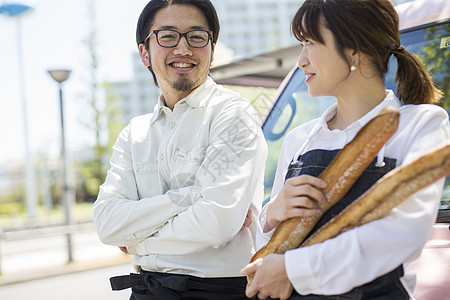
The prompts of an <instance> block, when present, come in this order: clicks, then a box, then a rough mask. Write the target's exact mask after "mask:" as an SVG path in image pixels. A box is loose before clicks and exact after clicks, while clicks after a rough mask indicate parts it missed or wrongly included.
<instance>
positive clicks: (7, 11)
mask: <svg viewBox="0 0 450 300" xmlns="http://www.w3.org/2000/svg"><path fill="white" fill-rule="evenodd" d="M32 10H33V8H32V7H30V6H27V5H23V4H18V3H8V4H2V5H0V14H3V15H6V16H8V17H11V18H14V19H16V21H17V22H16V24H17V67H18V74H19V97H20V100H21V102H22V114H23V131H24V142H25V144H24V146H25V186H26V189H25V191H26V192H25V202H26V205H27V213H28V217H29V219H30V220H31V221H35V218H36V211H37V193H36V175H35V169H34V163H33V159H32V154H31V150H30V139H29V127H28V112H27V102H26V99H25V78H24V68H23V54H22V30H21V24H20V21H21V17H23V16H24V15H26V14H28V13H30V12H31V11H32Z"/></svg>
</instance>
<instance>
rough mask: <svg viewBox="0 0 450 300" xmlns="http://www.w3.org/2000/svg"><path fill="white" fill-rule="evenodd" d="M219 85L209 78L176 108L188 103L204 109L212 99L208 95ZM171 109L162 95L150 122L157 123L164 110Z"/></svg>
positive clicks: (179, 102)
mask: <svg viewBox="0 0 450 300" xmlns="http://www.w3.org/2000/svg"><path fill="white" fill-rule="evenodd" d="M216 86H217V84H216V83H215V82H214V80H213V79H212V78H211V77H209V76H208V77H207V78H206V80H205V82H203V83H202V84H201V85H199V86H198V87H197V88H196V89H194V90H193V91H192V92H191V93H190V94H189V95H188V96H187V97H185V98H183V99H181V100H180V101H178V102H177V103H176V104H175V106H177V105H182V104H183V103H187V104H188V105H189V106H191V107H193V108H203V107H205V106H206V105H207V104H208V103H207V102H208V100H209V99H210V97H208V94H209V93H211V91H212V90H213V89H214V87H216ZM166 109H169V108H168V107H166V105H165V101H164V96H163V95H162V94H161V95H160V96H159V99H158V103H156V105H155V107H154V109H153V116H152V118H151V120H150V122H151V123H153V122H155V121H156V120H157V119H158V117H159V116H160V115H161V113H162V112H164V110H166Z"/></svg>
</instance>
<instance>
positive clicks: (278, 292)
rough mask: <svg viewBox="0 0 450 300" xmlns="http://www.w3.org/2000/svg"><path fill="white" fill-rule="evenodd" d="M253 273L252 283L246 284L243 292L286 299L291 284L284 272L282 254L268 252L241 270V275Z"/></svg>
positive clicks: (259, 297) (290, 292) (288, 295)
mask: <svg viewBox="0 0 450 300" xmlns="http://www.w3.org/2000/svg"><path fill="white" fill-rule="evenodd" d="M253 273H255V276H254V277H253V280H252V283H251V284H250V285H247V289H246V291H245V294H246V295H247V297H249V298H252V297H253V296H255V295H258V299H266V298H267V297H271V298H280V299H287V298H289V297H290V295H291V294H292V291H293V289H294V288H293V286H292V284H291V282H290V281H289V278H288V277H287V274H286V268H285V265H284V255H283V254H269V255H268V256H266V257H263V258H258V259H257V260H255V261H254V262H252V263H250V264H248V265H247V266H245V268H243V269H242V270H241V274H242V275H247V276H248V275H250V274H253Z"/></svg>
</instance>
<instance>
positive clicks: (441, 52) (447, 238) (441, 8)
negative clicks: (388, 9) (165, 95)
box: [263, 0, 450, 300]
mask: <svg viewBox="0 0 450 300" xmlns="http://www.w3.org/2000/svg"><path fill="white" fill-rule="evenodd" d="M396 10H397V12H398V14H399V17H400V33H401V35H400V38H401V42H402V45H403V46H404V47H405V48H406V49H408V50H409V51H410V52H412V53H414V54H416V55H417V56H418V57H419V58H420V59H421V61H422V62H423V63H424V64H425V66H426V67H427V69H428V71H429V72H430V73H431V75H432V77H433V78H434V80H435V82H436V84H437V86H438V88H439V89H441V90H442V91H444V101H443V104H442V105H443V106H444V107H445V108H446V109H447V110H448V109H449V103H450V1H449V0H420V1H411V2H407V3H404V4H401V5H399V6H397V7H396ZM374 30H375V29H374ZM299 54H300V52H299ZM395 72H396V60H395V59H394V58H393V57H391V61H390V71H389V74H387V76H386V78H385V80H386V87H387V88H388V89H392V90H396V85H395V83H394V81H393V79H394V77H395ZM335 101H336V100H335V98H334V97H315V98H312V97H311V96H309V94H308V88H307V86H306V84H305V75H304V74H303V70H301V69H299V68H298V67H297V66H295V67H294V68H293V69H292V70H291V71H290V72H289V74H288V75H287V76H286V78H285V79H284V81H283V82H282V84H281V85H280V87H279V88H278V91H277V94H276V96H275V98H274V99H273V102H272V103H271V104H270V105H269V107H268V114H267V117H266V118H265V120H264V123H263V132H264V135H265V137H266V139H267V142H268V146H269V158H268V161H267V164H266V176H265V186H266V190H265V196H266V200H265V203H266V202H267V201H268V197H269V195H270V190H271V187H272V183H273V179H274V176H275V169H276V165H277V160H278V154H279V152H280V148H281V145H282V142H283V139H284V136H285V135H286V133H287V132H289V131H290V130H291V129H292V128H294V127H296V126H298V125H300V124H302V123H304V122H307V121H309V120H311V119H313V118H317V117H319V116H320V115H322V113H323V112H324V110H325V109H326V108H327V107H329V106H330V105H331V104H332V103H334V102H335ZM412 267H413V269H414V270H415V271H416V273H417V286H416V290H415V296H416V297H417V299H420V300H444V299H450V177H449V178H447V180H446V184H445V189H444V192H443V196H442V201H441V205H440V210H439V213H438V217H437V221H436V224H435V225H434V228H433V231H432V235H431V237H430V240H429V241H428V242H427V244H426V245H425V247H424V249H423V251H422V254H421V256H420V257H419V258H418V259H417V260H416V261H415V262H414V263H413V264H412Z"/></svg>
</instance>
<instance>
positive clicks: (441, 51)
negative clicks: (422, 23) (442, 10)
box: [417, 24, 450, 111]
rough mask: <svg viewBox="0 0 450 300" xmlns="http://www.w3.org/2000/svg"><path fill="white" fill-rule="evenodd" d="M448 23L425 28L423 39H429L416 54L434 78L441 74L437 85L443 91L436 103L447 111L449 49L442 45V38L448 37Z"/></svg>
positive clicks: (449, 108)
mask: <svg viewBox="0 0 450 300" xmlns="http://www.w3.org/2000/svg"><path fill="white" fill-rule="evenodd" d="M449 34H450V24H446V25H443V26H442V27H430V28H427V29H426V33H425V39H426V40H427V41H429V42H428V43H426V44H425V46H424V47H423V48H422V49H421V52H420V53H417V56H418V57H419V59H420V60H421V61H422V63H423V64H424V65H425V66H426V68H427V70H428V72H429V73H430V74H431V76H432V77H433V78H434V79H435V81H437V80H436V75H437V74H440V76H442V77H441V78H440V79H439V82H438V84H437V87H438V88H439V89H440V90H441V91H442V92H443V93H444V96H443V97H442V99H441V101H440V102H439V103H438V104H439V105H440V106H442V107H443V108H444V109H446V110H447V111H449V110H450V63H449V62H450V51H449V48H448V47H445V46H444V47H442V46H441V42H442V38H448V36H449Z"/></svg>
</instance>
